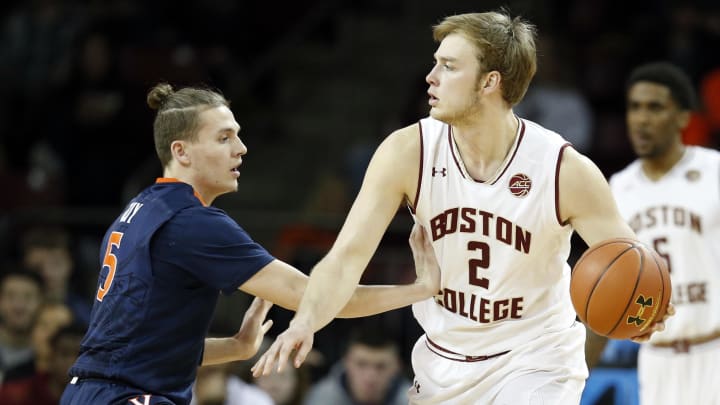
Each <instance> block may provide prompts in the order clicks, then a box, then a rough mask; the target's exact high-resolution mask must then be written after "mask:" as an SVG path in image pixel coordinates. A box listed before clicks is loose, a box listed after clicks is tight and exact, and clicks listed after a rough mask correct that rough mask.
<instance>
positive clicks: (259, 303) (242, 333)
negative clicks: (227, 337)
mask: <svg viewBox="0 0 720 405" xmlns="http://www.w3.org/2000/svg"><path fill="white" fill-rule="evenodd" d="M270 307H272V302H270V301H265V300H263V299H262V298H257V297H255V299H254V300H253V302H252V304H250V308H248V310H247V311H245V316H243V321H242V325H240V330H238V333H236V334H235V336H234V338H235V340H237V341H238V343H239V347H240V350H241V352H242V356H241V357H242V358H244V359H249V358H250V357H252V356H254V355H255V353H257V351H258V349H259V348H260V344H261V343H262V340H263V337H265V334H266V333H267V331H269V330H270V328H271V327H272V324H273V321H272V320H270V319H268V320H267V321H265V317H266V316H267V314H268V311H270Z"/></svg>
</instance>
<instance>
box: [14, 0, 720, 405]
mask: <svg viewBox="0 0 720 405" xmlns="http://www.w3.org/2000/svg"><path fill="white" fill-rule="evenodd" d="M437 3H443V4H433V5H429V4H416V2H410V1H393V2H387V1H382V0H373V1H363V2H356V1H352V2H335V1H331V0H313V1H309V2H289V3H287V4H284V5H283V6H282V7H279V6H278V5H277V4H275V3H269V2H238V1H233V0H206V1H203V2H199V1H189V2H171V1H166V0H161V1H152V2H142V1H139V0H107V1H97V0H84V1H83V0H30V1H5V2H3V4H2V5H0V60H1V61H2V63H0V187H2V189H4V190H6V191H7V194H6V195H5V197H3V199H2V200H0V276H1V277H2V278H1V280H2V281H0V376H1V377H0V381H2V384H0V398H1V399H2V401H1V402H2V403H4V404H5V403H8V404H21V403H32V404H40V405H42V404H51V403H57V398H58V395H59V393H60V392H61V390H62V388H63V387H64V384H65V382H66V380H67V375H66V370H67V368H68V366H69V364H70V363H71V362H72V360H74V355H75V353H76V351H77V347H78V345H79V339H80V338H81V337H82V333H83V332H84V328H85V327H86V326H87V322H88V318H89V313H90V307H91V305H92V297H93V293H94V289H95V288H96V286H95V283H96V280H97V273H98V269H99V268H98V266H99V264H98V256H99V252H98V250H97V249H98V247H99V244H100V239H101V238H102V233H103V232H104V229H105V227H106V226H107V225H108V224H109V223H110V222H111V221H112V219H113V218H114V217H115V216H116V215H117V214H118V212H119V211H120V209H121V207H122V206H123V205H124V203H125V202H126V201H127V199H128V198H129V197H130V196H132V195H134V194H135V193H136V192H137V191H138V190H139V189H140V188H143V187H145V186H147V185H148V184H150V183H151V182H152V181H153V180H154V178H155V177H158V176H159V175H160V174H161V168H160V167H159V165H158V164H157V160H156V157H155V155H154V153H155V152H154V147H153V140H152V118H153V117H152V115H151V111H150V110H149V109H148V108H147V106H146V104H145V95H146V93H147V90H148V89H149V88H150V87H152V86H153V85H154V84H155V83H157V82H158V81H168V82H170V83H173V84H177V85H183V84H189V85H197V84H205V85H208V86H211V87H213V88H217V89H219V90H221V91H222V92H223V93H224V94H225V95H226V96H227V98H228V99H230V100H231V101H232V108H233V110H234V111H235V114H236V117H237V119H238V121H239V122H240V124H241V126H242V127H243V131H242V132H241V133H240V136H241V137H242V138H243V140H244V141H245V143H246V144H247V145H248V147H249V154H248V156H247V159H246V160H247V164H246V165H245V166H244V167H247V168H246V169H243V177H241V179H240V192H239V193H237V194H238V195H237V196H234V197H231V196H228V197H227V198H225V197H224V198H223V199H221V200H219V201H218V205H219V206H220V207H221V208H224V209H226V210H227V211H228V212H229V213H230V214H231V215H232V216H233V217H234V218H235V219H236V220H237V221H238V222H239V223H240V224H241V225H242V226H244V227H245V228H246V229H247V230H248V231H249V232H250V234H251V235H254V236H255V238H256V239H258V241H259V242H261V243H263V244H264V245H265V246H267V247H268V248H269V249H270V251H271V253H273V254H275V255H276V256H277V257H278V258H281V259H284V260H285V261H287V262H289V263H292V264H294V265H295V266H297V267H298V268H300V269H301V270H303V271H306V272H307V271H309V270H310V268H311V267H312V265H313V264H314V263H315V262H316V261H317V260H319V258H320V257H321V256H322V255H323V254H324V252H326V251H327V250H328V249H329V247H330V245H331V244H332V242H333V240H334V238H335V235H336V231H337V230H338V229H339V227H340V225H341V222H340V221H341V220H342V219H343V218H344V214H345V213H346V212H347V210H348V208H349V205H350V203H351V201H352V199H353V197H354V195H355V192H356V191H357V189H358V187H359V184H360V181H361V180H362V174H363V172H364V169H365V166H366V164H367V162H368V161H369V158H370V154H371V153H372V151H373V150H374V149H375V147H376V146H377V144H378V143H379V142H380V141H381V140H382V138H383V137H385V136H386V135H387V134H388V131H390V130H391V129H392V128H395V127H399V126H404V125H409V124H411V123H412V122H414V121H417V120H418V119H419V118H421V117H423V116H424V115H425V114H426V113H427V110H428V106H427V97H426V94H425V91H426V89H427V86H426V84H425V82H424V75H425V74H426V73H427V71H428V70H429V68H430V61H431V60H432V57H431V55H432V52H433V50H434V44H433V43H432V38H431V32H430V26H431V25H432V24H434V23H435V22H437V21H438V20H439V19H440V18H441V17H443V16H445V15H447V14H450V13H455V12H459V11H463V12H464V11H484V10H485V9H491V8H493V7H497V6H500V5H508V6H509V9H510V10H511V11H512V12H513V13H519V14H521V15H523V16H525V17H526V18H528V19H529V20H530V21H532V22H533V23H535V24H536V25H537V26H538V29H539V33H540V36H539V42H538V49H539V70H538V74H537V76H536V78H535V80H534V81H533V83H532V84H531V87H530V89H529V91H528V93H527V96H526V97H525V100H524V101H523V102H522V103H521V104H520V105H518V106H517V108H516V112H517V113H518V114H519V115H520V116H522V117H524V118H527V119H531V120H534V121H537V122H539V123H541V124H542V125H544V126H546V127H547V128H550V129H553V130H556V131H558V132H560V133H561V134H563V135H564V136H565V137H566V138H567V139H568V140H569V141H571V142H572V143H573V145H574V146H575V147H576V148H577V149H578V150H579V151H581V152H583V153H585V154H587V155H588V156H589V157H591V158H592V159H593V160H595V162H596V163H597V164H598V166H599V167H600V168H601V169H602V170H603V172H605V173H606V174H610V173H612V172H614V171H616V170H617V169H619V168H620V167H623V166H624V165H625V164H627V163H628V162H629V161H630V160H631V159H632V151H631V150H630V148H629V145H628V144H627V141H626V135H625V129H624V127H625V125H624V100H623V94H624V92H623V89H624V78H625V77H626V76H627V73H628V72H629V70H630V69H631V68H632V67H634V66H635V65H637V64H639V63H642V62H647V61H650V60H660V59H663V60H668V61H671V62H674V63H676V64H677V65H678V66H680V67H682V68H683V69H685V70H686V71H687V72H688V73H689V74H690V76H691V77H692V79H693V80H694V83H695V84H696V86H697V89H698V94H699V95H700V100H698V102H699V108H698V110H697V111H696V113H695V114H694V116H693V118H692V123H691V125H690V127H689V128H688V130H687V131H686V133H685V137H686V139H687V141H688V143H693V144H700V145H706V146H711V147H717V146H718V144H720V54H718V53H717V52H711V50H714V49H716V48H717V45H718V44H720V6H719V5H718V4H717V2H713V1H709V0H695V1H682V2H681V1H672V0H666V1H652V2H650V1H639V2H615V1H593V0H571V1H561V0H551V1H547V2H542V4H540V2H527V1H508V2H487V4H485V3H484V4H483V7H484V9H483V10H476V9H475V8H474V7H477V2H468V1H461V0H447V1H443V2H437ZM534 3H537V4H534ZM385 43H390V44H392V47H391V46H387V47H385V46H384V45H383V44H385ZM398 44H401V45H398ZM393 47H395V48H393ZM396 48H397V49H396ZM409 58H412V59H411V60H408V59H409ZM333 95H335V96H337V97H333ZM364 98H365V99H367V100H365V101H363V99H364ZM363 103H364V104H363ZM366 105H367V106H371V107H368V108H367V109H364V108H362V106H366ZM338 109H341V110H338ZM337 111H340V113H339V114H340V116H339V117H333V115H337V113H336V112H337ZM298 116H299V117H300V118H298ZM298 151H301V153H298ZM410 222H411V219H410V218H409V215H408V214H407V212H405V211H404V210H400V211H399V213H398V218H397V223H396V224H394V226H391V228H390V231H389V232H388V234H387V235H386V237H385V239H384V240H383V242H382V244H381V248H380V250H379V251H378V254H377V255H376V256H375V257H374V258H373V261H372V262H371V264H370V268H369V270H368V272H366V274H365V276H364V278H363V282H365V283H397V282H403V281H411V280H413V279H414V274H413V267H412V256H411V254H410V251H409V249H407V236H408V234H409V229H410V227H409V224H410ZM581 249H582V247H580V246H577V245H576V250H577V251H580V250H581ZM574 254H576V253H574ZM248 304H249V298H248V297H244V296H242V294H240V293H237V294H234V295H233V296H230V297H223V298H222V299H221V301H220V304H219V306H218V308H217V311H216V319H215V321H214V322H213V326H212V330H211V332H212V333H217V334H227V333H232V331H234V330H236V328H237V326H238V325H239V323H240V321H241V319H242V314H243V312H244V310H245V308H246V307H247V305H248ZM271 317H272V318H273V319H274V320H275V327H274V328H273V330H271V333H270V334H271V335H273V333H277V332H279V331H281V330H283V329H284V328H285V327H286V325H287V322H288V321H289V320H290V319H291V317H292V314H291V313H289V312H288V311H285V310H282V309H273V310H272V312H271ZM373 331H375V332H377V331H382V333H373ZM361 332H364V333H361ZM420 333H421V331H420V329H419V327H418V326H417V324H416V323H415V321H414V319H413V317H412V314H411V312H410V310H409V309H403V310H398V311H394V312H393V313H388V314H383V315H381V316H377V317H372V318H369V319H367V320H356V321H349V320H337V321H335V322H333V324H331V325H330V326H329V327H327V328H325V329H323V330H322V331H320V332H319V333H318V334H317V337H316V348H315V352H314V357H312V359H313V360H312V361H309V362H308V364H307V365H306V366H304V367H303V368H301V369H299V370H291V371H288V372H287V373H285V375H281V376H273V377H267V378H262V379H261V380H260V381H256V380H254V379H252V378H251V377H250V375H249V373H248V372H247V370H246V368H244V365H241V364H239V365H235V364H233V365H230V366H222V367H220V366H218V367H211V368H205V369H203V370H202V371H201V373H200V375H199V380H198V384H197V386H196V388H197V392H198V396H197V398H196V399H195V401H196V402H197V405H203V404H233V403H235V402H232V400H231V398H254V399H252V400H249V399H245V400H246V401H251V403H257V404H261V403H273V401H274V403H277V404H300V403H303V398H313V399H312V400H310V402H308V403H338V404H339V403H348V404H350V403H383V404H393V403H395V402H393V400H394V395H395V394H396V393H398V392H402V393H403V394H404V391H403V390H406V389H407V387H408V384H409V380H408V378H409V377H410V376H409V374H408V372H409V367H408V363H407V358H408V356H409V353H410V349H411V347H412V344H413V342H414V341H415V339H416V338H417V337H418V336H419V335H420ZM340 342H344V343H340ZM632 350H633V348H632V347H631V348H630V351H632ZM627 358H628V356H624V357H623V362H624V363H623V364H626V363H628V360H627ZM629 358H630V359H631V360H630V361H629V366H632V355H630V357H629ZM606 361H607V362H612V361H613V360H612V359H608V358H607V357H606ZM626 365H627V364H626ZM28 393H31V394H32V396H31V397H29V398H31V399H30V400H26V399H23V398H28V397H27V395H29V394H28ZM323 395H325V397H323ZM333 395H335V396H333ZM343 395H344V397H342V396H343ZM341 397H342V398H343V399H342V401H346V402H340V401H341V399H333V400H332V401H338V402H332V401H331V402H327V400H320V399H318V398H341ZM7 398H14V399H13V401H15V402H12V401H10V400H9V399H8V400H7V401H10V402H6V399H7ZM403 398H404V397H403ZM23 401H26V402H23ZM263 401H265V402H263ZM353 401H354V402H353ZM249 403H250V402H249Z"/></svg>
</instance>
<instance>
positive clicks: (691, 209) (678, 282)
mask: <svg viewBox="0 0 720 405" xmlns="http://www.w3.org/2000/svg"><path fill="white" fill-rule="evenodd" d="M610 186H611V187H612V191H613V194H614V195H615V199H616V200H617V203H618V207H619V209H620V213H621V214H622V215H623V218H625V219H626V220H627V221H628V223H629V224H630V226H631V227H632V228H633V230H634V231H635V233H636V234H637V236H638V238H639V239H640V240H641V241H643V242H644V243H646V244H648V245H649V246H650V247H652V248H654V249H655V250H656V251H657V252H658V253H660V254H661V255H662V256H663V257H665V258H666V259H667V260H669V263H670V280H671V281H672V290H673V291H672V299H671V302H672V303H673V305H674V306H675V309H676V314H675V316H673V317H672V318H670V319H669V320H668V321H667V323H666V325H665V330H664V331H663V332H658V333H655V334H653V336H652V339H651V342H655V343H659V342H667V341H671V340H675V339H683V338H692V337H698V336H703V335H708V334H710V333H712V332H715V331H718V330H720V153H718V152H717V151H715V150H711V149H707V148H701V147H696V146H688V147H686V150H685V155H684V156H683V157H682V159H681V160H680V161H679V162H677V163H676V164H675V166H674V167H673V168H672V169H671V170H670V171H669V172H668V173H667V174H665V176H663V177H662V178H661V179H660V180H657V181H652V180H650V179H648V178H647V177H646V176H645V174H644V173H643V170H642V167H641V164H640V161H639V160H636V161H635V162H633V163H631V164H630V165H629V166H628V167H626V168H625V169H623V170H622V171H620V172H618V173H617V174H615V175H613V176H612V177H611V179H610Z"/></svg>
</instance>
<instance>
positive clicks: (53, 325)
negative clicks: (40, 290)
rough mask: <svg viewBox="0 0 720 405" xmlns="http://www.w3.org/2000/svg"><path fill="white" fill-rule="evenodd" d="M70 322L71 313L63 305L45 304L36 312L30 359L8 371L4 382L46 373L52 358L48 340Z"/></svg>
mask: <svg viewBox="0 0 720 405" xmlns="http://www.w3.org/2000/svg"><path fill="white" fill-rule="evenodd" d="M72 322H73V315H72V312H70V308H68V307H67V306H66V305H65V304H62V303H45V304H44V305H43V306H42V307H41V308H40V310H39V311H38V315H37V319H36V320H35V323H34V325H33V328H32V334H31V340H32V347H33V355H32V358H30V359H28V361H26V362H23V363H21V364H19V365H17V366H15V367H13V368H11V369H10V370H8V372H7V373H6V375H5V381H10V380H15V379H19V378H27V377H30V376H32V375H34V374H36V373H46V372H47V371H48V368H49V367H50V360H51V358H52V347H51V344H50V340H51V339H52V337H53V335H55V333H56V332H57V331H58V330H59V329H61V328H63V327H65V326H67V325H70V324H71V323H72Z"/></svg>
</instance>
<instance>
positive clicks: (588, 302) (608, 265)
mask: <svg viewBox="0 0 720 405" xmlns="http://www.w3.org/2000/svg"><path fill="white" fill-rule="evenodd" d="M612 243H617V241H612V242H609V243H604V244H601V245H598V246H594V247H593V248H592V249H590V250H588V252H586V253H589V252H592V251H595V250H596V249H598V248H600V247H603V246H607V245H610V244H612ZM634 247H635V246H634V245H631V246H630V247H628V248H627V249H625V250H623V251H622V252H620V254H618V255H617V256H615V258H613V260H612V261H610V262H609V263H608V264H607V265H606V266H605V269H603V271H602V273H601V274H600V276H599V277H597V279H596V280H595V283H594V284H593V286H592V288H591V289H590V292H589V294H588V295H587V300H586V302H585V314H584V317H583V319H585V320H586V321H587V320H588V310H589V308H590V301H591V300H592V297H593V294H594V293H595V289H596V288H597V286H598V284H600V282H601V281H602V279H603V278H604V277H605V274H607V271H608V270H609V269H610V268H611V267H612V266H613V264H615V262H616V261H618V260H619V259H620V258H621V257H622V256H623V255H624V254H625V253H626V252H627V251H629V250H631V249H633V248H634ZM583 256H584V257H585V256H586V255H583ZM581 260H582V258H581ZM581 260H578V264H579V263H580V261H581ZM576 267H577V265H576ZM636 283H637V280H636ZM635 288H637V285H636V286H635ZM616 327H617V326H616Z"/></svg>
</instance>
